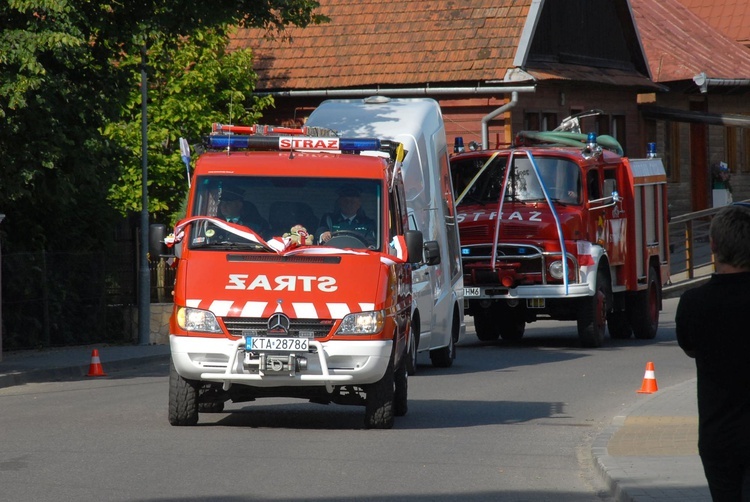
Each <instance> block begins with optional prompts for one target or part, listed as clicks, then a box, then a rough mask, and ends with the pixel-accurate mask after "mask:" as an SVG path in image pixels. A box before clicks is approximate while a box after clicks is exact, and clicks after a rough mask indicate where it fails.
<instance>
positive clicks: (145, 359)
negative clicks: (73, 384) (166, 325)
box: [0, 344, 169, 388]
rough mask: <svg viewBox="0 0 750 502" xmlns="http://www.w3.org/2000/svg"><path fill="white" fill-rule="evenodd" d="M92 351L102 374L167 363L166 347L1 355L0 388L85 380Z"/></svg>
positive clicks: (91, 347)
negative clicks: (34, 383)
mask: <svg viewBox="0 0 750 502" xmlns="http://www.w3.org/2000/svg"><path fill="white" fill-rule="evenodd" d="M94 349H97V350H98V351H99V359H100V360H101V363H102V367H103V369H104V372H105V373H107V372H112V371H118V370H123V369H128V368H133V367H137V366H138V365H144V364H150V363H153V362H156V361H164V362H167V361H169V345H122V346H121V345H106V344H97V345H85V346H78V347H64V348H59V349H44V350H28V351H19V352H3V359H2V361H0V388H3V387H11V386H13V385H23V384H25V383H32V382H50V381H59V380H72V379H78V378H81V377H85V376H86V375H88V372H89V365H90V364H91V355H92V352H93V350H94Z"/></svg>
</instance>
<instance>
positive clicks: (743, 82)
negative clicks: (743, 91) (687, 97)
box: [693, 72, 750, 94]
mask: <svg viewBox="0 0 750 502" xmlns="http://www.w3.org/2000/svg"><path fill="white" fill-rule="evenodd" d="M693 82H695V85H697V86H698V88H699V89H700V90H701V93H703V94H705V93H707V92H708V86H709V85H711V86H731V87H738V86H750V79H746V78H744V79H737V78H708V75H706V72H701V73H699V74H698V75H696V76H694V77H693Z"/></svg>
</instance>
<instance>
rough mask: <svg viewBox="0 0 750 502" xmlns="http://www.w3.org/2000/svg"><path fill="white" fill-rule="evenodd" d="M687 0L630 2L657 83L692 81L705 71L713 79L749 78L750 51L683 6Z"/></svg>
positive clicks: (708, 2) (711, 1)
mask: <svg viewBox="0 0 750 502" xmlns="http://www.w3.org/2000/svg"><path fill="white" fill-rule="evenodd" d="M687 1H688V0H630V3H631V5H632V8H633V13H634V16H635V20H636V25H637V27H638V31H639V32H640V36H641V42H642V44H643V48H644V51H645V52H646V56H647V57H648V62H649V66H650V68H651V77H652V78H653V79H654V81H656V82H661V83H664V82H673V81H679V80H692V78H693V77H694V76H695V75H697V74H699V73H702V72H705V73H706V74H707V76H708V77H710V78H718V79H747V78H750V50H748V49H746V48H745V47H743V46H742V45H740V44H738V43H737V42H735V41H734V40H731V39H729V38H728V37H726V36H724V35H723V34H722V33H719V32H717V31H716V30H714V29H713V28H712V27H711V26H709V25H708V24H707V23H706V22H705V21H703V20H702V19H700V18H699V17H698V16H696V15H695V14H694V13H693V12H692V11H691V10H689V9H688V8H687V7H685V6H684V5H683V4H682V3H681V2H687ZM714 1H715V0H705V1H704V2H703V3H705V4H712V5H713V3H714ZM745 2H747V0H745ZM720 3H732V2H720ZM736 3H738V4H739V3H740V2H739V1H738V2H736Z"/></svg>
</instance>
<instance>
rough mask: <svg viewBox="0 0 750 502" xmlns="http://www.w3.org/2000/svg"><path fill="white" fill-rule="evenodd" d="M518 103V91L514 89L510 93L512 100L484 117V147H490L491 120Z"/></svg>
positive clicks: (485, 148) (484, 148)
mask: <svg viewBox="0 0 750 502" xmlns="http://www.w3.org/2000/svg"><path fill="white" fill-rule="evenodd" d="M517 103H518V91H513V92H511V94H510V101H508V102H507V103H505V104H504V105H503V106H501V107H500V108H498V109H497V110H495V111H494V112H491V113H489V114H487V115H485V116H484V117H482V149H483V150H487V149H489V147H490V120H492V119H494V118H495V117H497V116H498V115H500V114H501V113H505V112H506V111H508V110H510V109H511V108H513V107H514V106H516V104H517Z"/></svg>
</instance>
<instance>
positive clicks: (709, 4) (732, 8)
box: [680, 0, 750, 45]
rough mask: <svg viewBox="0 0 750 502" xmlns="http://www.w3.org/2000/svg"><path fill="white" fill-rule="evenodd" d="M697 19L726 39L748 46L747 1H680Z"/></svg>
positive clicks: (749, 5) (749, 6)
mask: <svg viewBox="0 0 750 502" xmlns="http://www.w3.org/2000/svg"><path fill="white" fill-rule="evenodd" d="M680 2H681V3H682V4H683V5H685V7H687V8H688V9H690V10H691V11H692V12H693V13H694V14H695V15H697V16H698V17H699V18H701V19H703V20H704V21H706V22H707V23H708V24H710V25H711V26H712V27H714V28H715V29H716V30H718V31H720V32H721V33H723V34H724V35H726V36H727V37H729V38H731V39H732V40H735V41H737V42H739V43H741V44H744V45H750V2H748V1H747V0H680Z"/></svg>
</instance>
